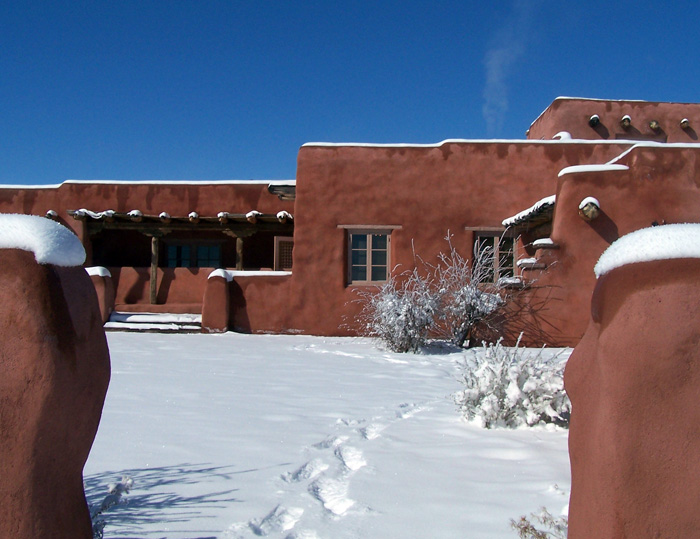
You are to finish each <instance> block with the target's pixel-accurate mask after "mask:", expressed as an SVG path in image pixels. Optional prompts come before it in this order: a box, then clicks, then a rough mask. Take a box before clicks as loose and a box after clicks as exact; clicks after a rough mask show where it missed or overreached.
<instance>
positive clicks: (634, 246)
mask: <svg viewBox="0 0 700 539" xmlns="http://www.w3.org/2000/svg"><path fill="white" fill-rule="evenodd" d="M678 258H700V223H688V224H670V225H661V226H654V227H651V228H643V229H641V230H636V231H635V232H631V233H629V234H626V235H625V236H622V237H621V238H619V239H618V240H616V241H615V242H613V244H612V245H610V247H608V248H607V249H606V250H605V252H604V253H603V254H602V255H601V256H600V258H599V259H598V262H597V263H596V265H595V268H594V269H593V271H594V272H595V275H596V277H597V278H600V277H602V276H603V275H605V274H606V273H609V272H611V271H612V270H614V269H616V268H619V267H622V266H626V265H628V264H637V263H639V262H652V261H655V260H673V259H678Z"/></svg>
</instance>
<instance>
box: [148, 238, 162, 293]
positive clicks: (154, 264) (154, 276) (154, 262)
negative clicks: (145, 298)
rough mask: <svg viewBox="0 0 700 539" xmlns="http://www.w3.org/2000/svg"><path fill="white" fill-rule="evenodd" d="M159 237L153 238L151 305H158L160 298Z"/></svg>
mask: <svg viewBox="0 0 700 539" xmlns="http://www.w3.org/2000/svg"><path fill="white" fill-rule="evenodd" d="M159 243H160V242H159V241H158V235H156V234H154V235H153V236H151V278H150V281H151V305H155V304H156V298H157V296H158V247H159Z"/></svg>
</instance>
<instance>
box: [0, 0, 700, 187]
mask: <svg viewBox="0 0 700 539" xmlns="http://www.w3.org/2000/svg"><path fill="white" fill-rule="evenodd" d="M698 20H700V2H697V0H695V1H693V2H685V1H682V0H681V1H674V2H649V3H647V2H639V1H635V2H632V1H622V2H616V1H610V0H606V1H601V0H585V1H578V0H571V1H561V2H554V1H547V0H504V1H503V2H488V1H484V0H479V1H471V0H462V1H455V0H442V1H410V0H404V1H381V0H374V1H372V2H369V1H366V2H364V1H346V2H333V1H315V2H311V1H304V0H296V1H291V0H289V1H282V0H280V1H263V0H256V1H249V2H243V1H233V0H232V1H207V0H200V1H175V0H173V1H169V2H166V1H155V0H135V1H130V0H117V1H106V0H105V1H101V2H84V1H77V0H70V1H61V2H58V1H55V2H39V1H31V0H26V1H23V0H16V1H15V0H12V1H11V0H0V122H1V123H0V183H6V184H7V183H30V184H42V183H59V182H62V181H64V180H66V179H123V180H146V179H167V180H177V179H190V180H192V179H201V180H220V179H251V178H252V179H289V178H293V177H294V175H295V171H296V156H297V152H298V149H299V146H301V145H302V144H303V143H305V142H310V141H327V142H381V143H434V142H439V141H441V140H443V139H446V138H524V133H525V130H526V129H527V128H528V126H529V125H530V123H531V122H532V121H533V120H534V119H535V118H536V117H537V116H538V114H539V113H540V112H541V111H542V110H543V109H544V108H545V107H546V106H547V105H548V104H549V103H550V102H551V101H552V100H553V99H554V98H555V97H557V96H559V95H568V96H579V97H598V98H611V99H645V100H651V101H682V102H695V101H700V95H699V93H698V90H699V88H700V72H699V58H700V55H699V54H698V51H697V49H698V37H700V35H699V34H700V26H698Z"/></svg>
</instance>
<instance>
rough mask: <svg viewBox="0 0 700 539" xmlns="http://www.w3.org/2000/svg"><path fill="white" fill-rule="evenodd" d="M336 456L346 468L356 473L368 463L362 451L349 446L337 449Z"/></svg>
mask: <svg viewBox="0 0 700 539" xmlns="http://www.w3.org/2000/svg"><path fill="white" fill-rule="evenodd" d="M335 456H336V457H338V458H339V459H340V461H341V462H342V463H343V464H344V465H345V467H346V468H347V469H348V470H350V471H352V472H354V471H356V470H359V469H360V468H362V467H363V466H366V465H367V461H366V460H365V458H364V455H363V454H362V451H360V450H359V449H357V448H355V447H351V446H348V445H341V446H339V447H337V448H336V450H335Z"/></svg>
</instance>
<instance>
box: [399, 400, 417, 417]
mask: <svg viewBox="0 0 700 539" xmlns="http://www.w3.org/2000/svg"><path fill="white" fill-rule="evenodd" d="M421 411H423V407H422V406H418V405H417V404H415V403H408V402H404V403H403V404H399V409H398V410H396V417H397V418H398V419H407V418H409V417H412V416H414V415H416V414H417V413H418V412H421Z"/></svg>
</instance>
